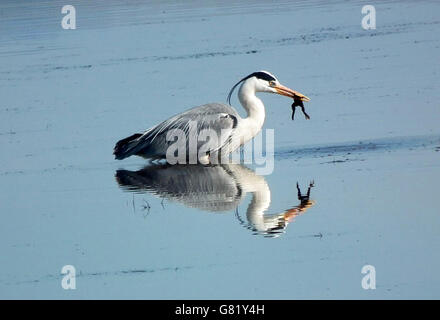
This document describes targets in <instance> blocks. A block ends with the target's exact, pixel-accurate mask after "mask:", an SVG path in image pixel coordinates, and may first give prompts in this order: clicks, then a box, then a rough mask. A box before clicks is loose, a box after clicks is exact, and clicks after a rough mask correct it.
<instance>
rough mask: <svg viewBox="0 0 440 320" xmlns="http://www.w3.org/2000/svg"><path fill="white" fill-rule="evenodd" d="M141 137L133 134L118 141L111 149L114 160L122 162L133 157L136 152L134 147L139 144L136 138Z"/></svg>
mask: <svg viewBox="0 0 440 320" xmlns="http://www.w3.org/2000/svg"><path fill="white" fill-rule="evenodd" d="M141 136H142V134H141V133H135V134H133V135H131V136H129V137H127V138H125V139H122V140H119V141H118V142H117V143H116V145H115V148H114V149H113V154H114V155H115V159H117V160H122V159H125V158H127V157H129V156H131V155H133V154H134V153H135V152H136V151H135V150H134V149H135V148H134V147H135V146H136V145H137V144H138V143H139V140H138V138H139V137H141Z"/></svg>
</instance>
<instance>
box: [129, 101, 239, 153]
mask: <svg viewBox="0 0 440 320" xmlns="http://www.w3.org/2000/svg"><path fill="white" fill-rule="evenodd" d="M240 119H241V118H240V116H239V115H238V113H237V111H235V110H234V109H233V108H232V107H231V106H229V105H226V104H221V103H209V104H205V105H202V106H198V107H195V108H192V109H189V110H188V111H185V112H183V113H180V114H177V115H175V116H173V117H171V118H169V119H168V120H165V121H163V122H162V123H160V124H158V125H156V126H154V127H152V128H150V129H148V130H146V131H145V132H144V133H143V134H142V135H141V136H140V137H139V138H137V139H136V143H135V144H134V145H133V147H132V150H130V153H131V154H137V155H141V156H145V157H151V158H162V157H165V155H166V151H167V148H168V146H169V145H170V144H172V143H173V141H167V139H166V136H167V133H168V132H169V131H170V130H174V129H179V130H182V131H183V132H184V134H185V136H186V138H187V141H188V139H191V138H190V135H191V132H192V133H196V134H197V135H199V134H200V133H202V132H203V131H204V130H208V132H209V133H211V134H215V135H216V137H217V138H218V139H211V138H209V140H208V139H207V141H198V140H197V141H198V145H197V150H199V148H200V147H201V146H202V145H203V148H204V149H205V150H206V151H207V152H214V151H217V150H219V149H221V148H222V147H223V146H224V145H225V144H227V143H228V142H229V141H230V139H231V136H232V133H233V131H234V129H235V128H236V126H237V124H238V121H240ZM192 128H193V129H195V130H191V129H192ZM196 139H197V138H196Z"/></svg>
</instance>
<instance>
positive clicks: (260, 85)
mask: <svg viewBox="0 0 440 320" xmlns="http://www.w3.org/2000/svg"><path fill="white" fill-rule="evenodd" d="M240 84H241V86H240V89H239V90H238V99H239V101H240V103H241V105H242V106H243V108H244V109H245V111H246V113H247V117H245V118H242V117H240V115H239V114H238V113H237V111H236V110H235V109H234V108H233V107H232V106H231V105H230V103H231V95H232V93H233V92H234V89H235V88H236V87H237V86H238V85H240ZM257 92H268V93H276V94H280V95H283V96H287V97H290V98H293V99H296V101H297V100H298V99H299V100H300V101H309V100H310V99H309V98H308V97H306V96H305V95H303V94H301V93H299V92H297V91H294V90H292V89H290V88H288V87H285V86H283V85H281V84H280V82H279V81H278V80H277V78H276V77H275V76H274V75H272V74H271V73H269V72H267V71H258V72H254V73H252V74H250V75H248V76H246V77H244V78H243V79H241V80H240V81H238V82H237V83H236V84H235V85H234V86H233V87H232V89H231V90H230V92H229V94H228V99H227V100H228V103H229V104H223V103H209V104H205V105H202V106H198V107H194V108H192V109H189V110H187V111H185V112H183V113H180V114H177V115H175V116H174V117H171V118H169V119H168V120H165V121H163V122H162V123H160V124H158V125H156V126H154V127H152V128H150V129H148V130H146V131H145V132H143V133H136V134H133V135H131V136H129V137H127V138H125V139H122V140H120V141H118V142H117V143H116V146H115V148H114V150H113V154H114V155H115V158H116V159H118V160H121V159H124V158H127V157H129V156H132V155H137V156H142V157H144V158H149V159H153V160H155V159H166V157H167V150H168V149H169V147H170V145H171V144H172V143H173V141H171V140H170V139H169V138H168V137H167V133H168V132H170V130H176V129H178V130H182V132H183V135H184V136H185V138H186V139H185V143H186V150H185V151H186V155H187V156H189V157H192V158H195V159H196V162H199V163H203V164H206V163H212V162H213V161H211V160H212V159H213V158H215V157H218V156H219V155H220V156H224V155H228V154H230V153H231V152H233V151H234V150H236V149H237V148H238V147H240V146H241V145H243V144H245V143H246V142H248V141H249V140H251V139H252V138H253V137H255V136H256V135H257V134H258V132H259V131H260V130H261V128H262V126H263V123H264V119H265V109H264V104H263V102H262V101H261V100H260V99H259V98H258V97H257V96H256V93H257ZM192 124H194V125H195V130H190V129H189V128H190V125H192ZM203 131H210V132H211V133H214V136H216V137H217V138H216V139H211V136H210V138H209V141H207V142H205V141H202V140H201V139H197V138H196V139H195V140H191V139H192V138H193V137H192V136H191V135H192V134H195V135H196V136H197V135H199V134H200V133H201V132H203ZM191 132H193V133H191ZM191 141H195V143H194V144H195V147H193V148H191V146H190V142H191Z"/></svg>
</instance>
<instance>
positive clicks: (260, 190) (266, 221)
mask: <svg viewBox="0 0 440 320" xmlns="http://www.w3.org/2000/svg"><path fill="white" fill-rule="evenodd" d="M116 180H117V182H118V184H119V185H120V187H121V188H122V189H124V190H128V191H132V192H136V193H141V192H145V191H146V192H149V193H152V194H154V195H157V196H159V197H161V198H164V199H167V200H171V201H175V202H179V203H181V204H183V205H185V206H187V207H191V208H197V209H200V210H203V211H210V212H226V211H233V210H236V209H237V208H238V206H239V204H240V202H241V201H242V200H243V199H244V198H245V197H246V194H247V193H251V194H252V199H251V201H250V203H249V205H248V208H247V211H246V220H247V221H245V220H244V219H242V218H241V217H240V216H239V214H238V211H236V217H237V218H238V220H239V221H240V223H241V224H242V225H244V226H245V227H246V228H247V229H249V230H251V231H252V232H253V233H255V234H261V235H263V236H269V237H274V236H277V235H280V234H282V233H284V232H285V229H286V227H287V225H288V224H289V223H290V222H292V221H293V219H294V218H295V217H296V216H298V215H300V214H303V213H305V212H306V211H307V209H309V208H310V207H312V206H313V205H314V201H313V200H310V189H311V188H312V187H313V183H311V184H310V185H309V189H308V191H307V193H306V195H302V194H301V190H300V188H299V185H298V184H297V191H298V200H300V204H299V205H297V206H294V207H292V208H290V209H288V210H286V211H284V212H282V213H271V214H268V213H265V212H266V211H267V210H268V208H269V206H270V202H271V193H270V188H269V186H268V184H267V182H266V180H265V179H264V178H263V177H262V176H259V175H257V174H255V173H254V172H253V171H252V170H251V169H249V168H246V167H244V166H243V165H240V164H229V165H216V166H214V165H209V166H204V165H174V166H173V165H168V164H160V165H157V164H151V165H148V166H146V167H144V168H143V169H141V170H138V171H128V170H118V171H117V172H116Z"/></svg>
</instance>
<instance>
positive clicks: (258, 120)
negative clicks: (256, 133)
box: [238, 82, 265, 129]
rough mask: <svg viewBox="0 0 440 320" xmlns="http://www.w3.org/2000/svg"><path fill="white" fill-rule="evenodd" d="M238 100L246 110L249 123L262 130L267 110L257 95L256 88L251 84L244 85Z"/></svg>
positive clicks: (239, 92)
mask: <svg viewBox="0 0 440 320" xmlns="http://www.w3.org/2000/svg"><path fill="white" fill-rule="evenodd" d="M238 99H239V100H240V103H241V105H242V106H243V108H244V109H245V110H246V113H247V119H248V121H251V122H252V123H253V124H254V125H255V126H256V127H258V129H260V128H261V127H262V126H263V123H264V118H265V110H264V104H263V101H261V100H260V99H259V98H258V97H257V96H256V95H255V87H254V86H253V85H251V84H250V83H247V82H245V83H243V85H242V86H241V87H240V90H239V91H238Z"/></svg>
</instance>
